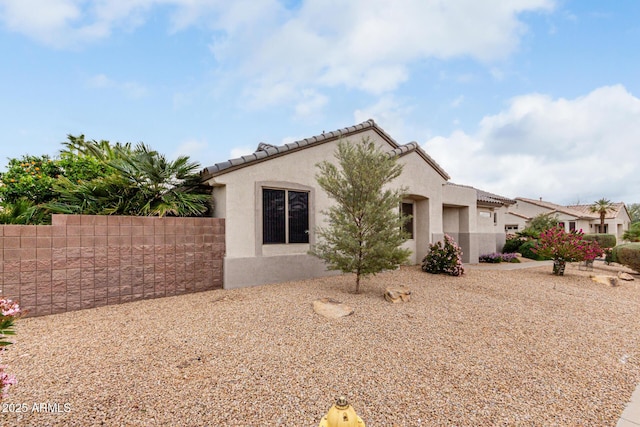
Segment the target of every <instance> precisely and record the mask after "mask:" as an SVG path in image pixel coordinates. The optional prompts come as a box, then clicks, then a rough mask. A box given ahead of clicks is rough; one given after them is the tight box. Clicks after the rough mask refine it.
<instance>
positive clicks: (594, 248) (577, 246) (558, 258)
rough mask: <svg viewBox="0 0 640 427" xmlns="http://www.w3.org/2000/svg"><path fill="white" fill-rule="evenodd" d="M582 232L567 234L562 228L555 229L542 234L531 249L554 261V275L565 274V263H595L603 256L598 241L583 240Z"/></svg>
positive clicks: (574, 231)
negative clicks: (597, 258)
mask: <svg viewBox="0 0 640 427" xmlns="http://www.w3.org/2000/svg"><path fill="white" fill-rule="evenodd" d="M583 236H584V234H583V233H582V230H579V231H576V230H573V231H570V232H569V233H567V232H565V231H564V230H563V229H562V228H559V227H553V228H549V229H547V230H545V231H543V232H542V233H540V239H539V240H538V242H537V243H536V245H535V246H534V247H533V248H532V249H531V250H532V251H533V252H534V253H536V254H538V255H540V256H542V257H545V258H551V259H553V262H554V264H553V273H554V274H557V275H559V276H562V275H563V274H564V267H565V263H567V262H574V261H584V260H591V261H593V260H594V259H595V258H596V257H598V256H601V255H602V254H603V251H602V249H601V248H600V246H599V245H598V243H597V242H596V241H588V240H584V239H583Z"/></svg>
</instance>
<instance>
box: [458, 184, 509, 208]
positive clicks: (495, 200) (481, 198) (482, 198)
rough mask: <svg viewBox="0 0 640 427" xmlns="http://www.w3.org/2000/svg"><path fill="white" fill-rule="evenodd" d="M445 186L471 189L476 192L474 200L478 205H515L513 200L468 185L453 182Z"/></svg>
mask: <svg viewBox="0 0 640 427" xmlns="http://www.w3.org/2000/svg"><path fill="white" fill-rule="evenodd" d="M446 185H451V186H453V187H463V188H471V189H473V190H476V198H477V201H478V202H479V203H485V204H490V205H496V206H498V205H499V206H503V205H513V204H515V203H516V201H515V200H513V199H510V198H508V197H504V196H500V195H498V194H494V193H489V192H488V191H484V190H480V189H478V188H475V187H472V186H470V185H462V184H455V183H453V182H447V183H446Z"/></svg>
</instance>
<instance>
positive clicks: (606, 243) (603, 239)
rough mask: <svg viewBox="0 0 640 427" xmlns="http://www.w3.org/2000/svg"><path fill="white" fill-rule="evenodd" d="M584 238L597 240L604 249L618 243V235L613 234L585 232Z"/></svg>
mask: <svg viewBox="0 0 640 427" xmlns="http://www.w3.org/2000/svg"><path fill="white" fill-rule="evenodd" d="M582 238H583V239H584V240H595V241H596V242H598V245H600V247H601V248H602V249H606V248H612V247H614V246H615V245H616V236H614V235H613V234H585V235H584V236H583V237H582Z"/></svg>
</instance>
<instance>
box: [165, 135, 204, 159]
mask: <svg viewBox="0 0 640 427" xmlns="http://www.w3.org/2000/svg"><path fill="white" fill-rule="evenodd" d="M207 148H209V144H208V143H207V142H206V141H201V140H198V139H188V140H186V141H182V142H181V143H180V144H178V146H177V147H176V149H175V150H174V152H173V157H178V156H189V157H191V158H192V159H194V160H195V159H197V158H199V157H201V156H202V154H203V153H205V152H206V150H207Z"/></svg>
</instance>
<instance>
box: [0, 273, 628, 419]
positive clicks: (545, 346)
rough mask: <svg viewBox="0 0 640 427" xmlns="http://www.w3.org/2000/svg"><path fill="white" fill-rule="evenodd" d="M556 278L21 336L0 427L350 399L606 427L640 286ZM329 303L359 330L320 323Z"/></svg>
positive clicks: (213, 310) (438, 284)
mask: <svg viewBox="0 0 640 427" xmlns="http://www.w3.org/2000/svg"><path fill="white" fill-rule="evenodd" d="M550 273H551V267H550V266H544V267H534V268H529V269H522V270H515V271H491V270H479V269H469V270H467V273H466V274H465V275H464V276H463V277H448V276H438V275H430V274H427V273H423V272H422V271H420V269H419V268H418V267H404V268H402V269H401V270H399V271H394V272H388V273H384V274H380V275H378V276H376V277H373V278H369V279H366V280H365V281H364V283H363V290H364V292H363V293H362V294H360V295H354V294H352V293H351V291H352V290H353V287H354V282H353V280H354V277H353V276H351V275H344V276H334V277H328V278H322V279H315V280H307V281H300V282H292V283H284V284H278V285H267V286H261V287H255V288H250V289H240V290H231V291H228V290H218V291H210V292H203V293H198V294H191V295H183V296H179V297H169V298H163V299H157V300H148V301H138V302H133V303H128V304H123V305H119V306H108V307H100V308H96V309H90V310H84V311H78V312H72V313H64V314H59V315H52V316H46V317H40V318H25V319H21V320H19V321H18V328H17V329H18V335H17V336H16V338H15V341H16V344H14V345H13V346H11V347H10V348H9V350H8V351H7V352H6V353H5V354H3V363H5V364H7V365H9V367H8V369H7V370H8V371H9V372H12V373H15V374H16V375H17V376H18V380H19V383H18V385H16V386H14V387H13V388H12V389H11V391H10V395H9V398H8V399H7V400H5V401H4V402H3V408H2V409H3V412H2V413H0V424H1V425H3V426H13V425H19V426H93V425H108V426H207V425H209V426H213V425H224V426H317V425H318V423H319V421H320V419H321V417H322V415H324V414H325V413H326V411H327V410H328V408H329V407H330V405H331V404H332V403H333V401H334V400H335V398H336V397H337V396H339V395H341V394H344V395H346V396H347V398H348V399H349V401H350V402H351V403H352V404H353V406H354V408H355V409H356V411H357V413H358V415H360V416H361V417H362V418H363V420H364V421H365V422H366V424H367V426H370V427H375V426H421V425H425V426H426V425H464V426H468V425H536V426H538V425H546V426H551V425H562V426H565V425H571V426H575V425H593V426H605V425H609V426H613V425H615V423H616V421H617V420H618V418H619V417H620V414H621V413H622V411H623V409H624V406H625V404H626V402H627V401H628V400H629V397H630V396H631V393H632V391H633V389H634V388H635V386H636V385H637V384H638V383H639V382H640V328H639V327H638V325H640V276H636V280H635V281H634V282H623V283H622V285H621V286H619V287H616V288H612V287H608V286H605V285H601V284H598V283H595V282H593V281H591V280H590V279H589V278H588V275H589V274H604V273H606V272H603V271H598V270H596V271H595V272H593V273H589V272H583V271H579V270H578V269H577V268H576V267H575V266H569V267H568V270H567V272H566V276H564V277H555V276H553V275H551V274H550ZM392 284H393V285H400V284H403V285H408V286H409V287H410V289H411V290H412V299H411V301H410V302H408V303H403V304H391V303H389V302H386V301H385V300H384V299H383V298H382V293H383V291H384V288H385V286H387V285H392ZM322 297H331V298H334V299H337V300H340V301H342V302H345V303H347V304H350V305H351V306H352V307H354V308H355V313H354V314H353V315H352V316H349V317H345V318H342V319H337V320H329V319H325V318H322V317H320V316H318V315H316V314H315V313H314V312H313V310H312V307H311V304H312V302H313V300H315V299H318V298H322ZM34 404H35V406H34ZM41 404H44V405H41ZM17 410H23V411H24V412H20V413H17V412H15V411H17Z"/></svg>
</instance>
